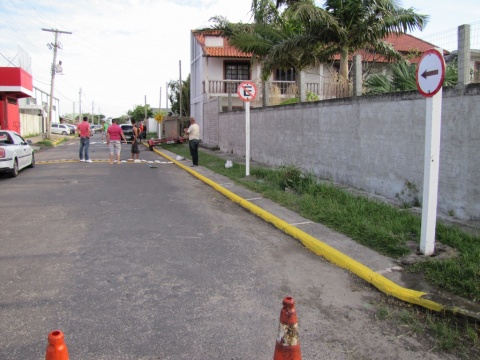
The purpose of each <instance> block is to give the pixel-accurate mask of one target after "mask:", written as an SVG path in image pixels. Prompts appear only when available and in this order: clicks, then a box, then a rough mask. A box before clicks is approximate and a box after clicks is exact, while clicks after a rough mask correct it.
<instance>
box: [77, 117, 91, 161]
mask: <svg viewBox="0 0 480 360" xmlns="http://www.w3.org/2000/svg"><path fill="white" fill-rule="evenodd" d="M77 132H78V134H79V135H80V161H82V162H87V163H91V162H92V160H90V156H89V155H88V148H89V146H90V124H89V123H88V117H86V116H84V117H83V121H82V122H81V124H79V125H78V126H77Z"/></svg>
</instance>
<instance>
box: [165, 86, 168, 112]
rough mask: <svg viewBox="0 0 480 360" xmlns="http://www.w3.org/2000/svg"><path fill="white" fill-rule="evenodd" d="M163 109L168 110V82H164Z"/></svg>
mask: <svg viewBox="0 0 480 360" xmlns="http://www.w3.org/2000/svg"><path fill="white" fill-rule="evenodd" d="M165 109H167V110H168V82H166V83H165Z"/></svg>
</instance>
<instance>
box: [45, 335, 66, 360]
mask: <svg viewBox="0 0 480 360" xmlns="http://www.w3.org/2000/svg"><path fill="white" fill-rule="evenodd" d="M45 360H68V349H67V345H66V344H65V339H64V336H63V333H62V332H61V331H60V330H55V331H52V332H51V333H50V334H48V346H47V351H46V353H45Z"/></svg>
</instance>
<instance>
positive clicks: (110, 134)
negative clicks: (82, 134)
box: [107, 119, 127, 164]
mask: <svg viewBox="0 0 480 360" xmlns="http://www.w3.org/2000/svg"><path fill="white" fill-rule="evenodd" d="M122 139H123V141H125V144H126V143H127V139H125V135H123V130H122V128H121V127H120V126H119V125H118V124H117V120H116V119H112V125H111V126H109V127H108V130H107V145H108V146H109V147H110V164H113V155H114V154H115V155H116V157H117V164H121V162H120V151H121V150H122V143H121V140H122Z"/></svg>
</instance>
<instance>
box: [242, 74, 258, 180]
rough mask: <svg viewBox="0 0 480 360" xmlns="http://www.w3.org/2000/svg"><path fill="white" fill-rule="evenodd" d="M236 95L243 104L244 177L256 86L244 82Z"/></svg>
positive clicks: (248, 174) (247, 172)
mask: <svg viewBox="0 0 480 360" xmlns="http://www.w3.org/2000/svg"><path fill="white" fill-rule="evenodd" d="M237 94H238V97H239V98H240V99H242V101H244V102H245V175H246V176H250V101H253V99H255V97H256V96H257V86H256V85H255V83H253V82H251V81H244V82H242V83H241V84H240V85H239V86H238V88H237Z"/></svg>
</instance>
